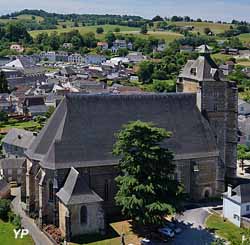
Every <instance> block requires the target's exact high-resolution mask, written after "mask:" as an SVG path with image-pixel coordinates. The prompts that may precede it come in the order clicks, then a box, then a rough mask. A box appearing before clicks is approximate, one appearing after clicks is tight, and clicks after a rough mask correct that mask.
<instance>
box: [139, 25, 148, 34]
mask: <svg viewBox="0 0 250 245" xmlns="http://www.w3.org/2000/svg"><path fill="white" fill-rule="evenodd" d="M140 33H141V34H143V35H146V34H147V33H148V29H147V25H143V26H142V27H141V30H140Z"/></svg>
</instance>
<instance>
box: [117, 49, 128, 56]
mask: <svg viewBox="0 0 250 245" xmlns="http://www.w3.org/2000/svg"><path fill="white" fill-rule="evenodd" d="M117 54H118V56H120V57H125V56H126V55H128V49H126V48H119V49H118V50H117Z"/></svg>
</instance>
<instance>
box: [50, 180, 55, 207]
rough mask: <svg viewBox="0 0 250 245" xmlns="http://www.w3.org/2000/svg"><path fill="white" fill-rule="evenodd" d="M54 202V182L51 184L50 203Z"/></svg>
mask: <svg viewBox="0 0 250 245" xmlns="http://www.w3.org/2000/svg"><path fill="white" fill-rule="evenodd" d="M53 200H54V190H53V182H52V181H50V182H49V201H50V202H53Z"/></svg>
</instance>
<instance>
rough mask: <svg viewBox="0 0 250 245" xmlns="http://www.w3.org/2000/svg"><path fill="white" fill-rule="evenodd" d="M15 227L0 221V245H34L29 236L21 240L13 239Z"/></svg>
mask: <svg viewBox="0 0 250 245" xmlns="http://www.w3.org/2000/svg"><path fill="white" fill-rule="evenodd" d="M14 229H15V227H14V225H12V224H11V223H5V222H3V221H2V220H0V244H2V245H31V244H32V245H33V244H35V243H34V242H33V240H32V238H31V237H30V236H25V237H23V239H21V238H18V239H15V235H14V231H13V230H14Z"/></svg>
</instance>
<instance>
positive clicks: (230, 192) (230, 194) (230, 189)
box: [227, 185, 232, 197]
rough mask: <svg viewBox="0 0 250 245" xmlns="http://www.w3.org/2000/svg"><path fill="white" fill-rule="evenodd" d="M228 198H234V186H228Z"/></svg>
mask: <svg viewBox="0 0 250 245" xmlns="http://www.w3.org/2000/svg"><path fill="white" fill-rule="evenodd" d="M227 196H228V197H231V196H232V186H231V185H228V186H227Z"/></svg>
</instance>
